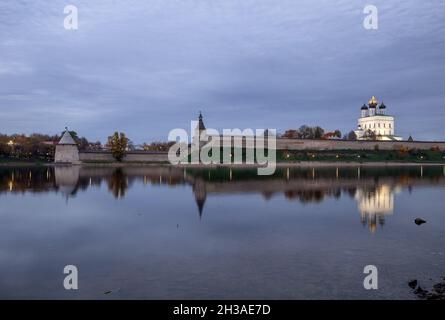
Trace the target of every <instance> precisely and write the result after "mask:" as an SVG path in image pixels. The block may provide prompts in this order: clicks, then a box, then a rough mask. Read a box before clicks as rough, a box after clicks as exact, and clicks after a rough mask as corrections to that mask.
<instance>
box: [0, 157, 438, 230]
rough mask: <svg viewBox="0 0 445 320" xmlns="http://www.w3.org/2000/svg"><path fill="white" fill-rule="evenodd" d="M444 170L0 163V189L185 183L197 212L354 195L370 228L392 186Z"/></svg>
mask: <svg viewBox="0 0 445 320" xmlns="http://www.w3.org/2000/svg"><path fill="white" fill-rule="evenodd" d="M444 172H445V169H444V168H443V167H441V166H426V167H425V166H424V167H417V166H412V167H380V168H376V167H374V168H373V167H362V168H354V167H341V168H339V167H321V168H315V167H313V168H310V167H308V168H284V169H278V170H277V171H276V173H275V175H273V176H258V175H257V174H256V170H255V169H252V170H241V169H225V168H219V169H212V170H202V169H192V168H187V169H186V168H176V167H168V166H161V167H123V168H112V167H80V166H56V167H31V168H6V167H4V168H0V194H2V193H25V192H31V193H41V192H57V193H60V194H62V195H63V196H64V197H66V198H67V199H69V198H73V197H75V196H76V195H77V194H78V192H82V191H86V190H87V189H88V188H92V187H100V186H101V185H102V184H103V183H104V184H106V186H107V189H108V191H109V192H110V194H112V195H113V197H114V198H116V199H123V198H125V196H126V194H127V193H128V192H131V188H132V185H133V184H134V183H136V182H140V183H142V184H143V185H148V184H150V185H167V186H170V187H174V186H177V185H188V186H190V187H191V190H192V191H193V195H194V197H195V201H196V205H197V211H198V215H199V217H200V218H201V217H202V215H203V214H204V211H205V202H206V199H207V197H208V196H218V195H227V194H243V193H254V194H255V193H256V194H261V195H262V196H263V197H264V199H266V200H270V199H272V198H273V197H276V196H279V195H282V196H284V198H285V199H287V200H288V201H298V202H300V203H302V204H310V203H321V202H323V201H325V200H326V199H328V198H333V199H339V198H341V197H342V196H346V197H349V198H351V199H355V201H356V202H357V208H358V212H359V214H360V218H361V222H362V224H363V225H364V226H368V227H369V229H370V230H371V232H375V231H376V229H377V227H378V226H383V225H384V224H385V218H386V217H388V216H389V215H391V214H393V212H394V196H395V194H397V192H399V191H400V190H401V189H402V188H407V189H409V190H412V188H414V187H420V186H427V185H445V177H444Z"/></svg>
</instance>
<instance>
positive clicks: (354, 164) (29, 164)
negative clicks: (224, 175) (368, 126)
mask: <svg viewBox="0 0 445 320" xmlns="http://www.w3.org/2000/svg"><path fill="white" fill-rule="evenodd" d="M34 166H71V164H56V163H52V162H47V163H42V162H0V167H34ZM73 166H83V167H116V168H119V167H179V168H202V169H204V168H235V169H249V168H258V167H264V166H262V165H259V164H178V165H172V164H170V163H167V162H84V163H81V164H74V165H73ZM407 166H410V167H413V166H417V167H419V166H445V161H444V162H442V163H432V162H397V161H394V162H381V161H379V162H377V161H369V162H359V161H355V162H353V161H348V162H343V161H299V162H277V163H276V167H277V168H293V167H407Z"/></svg>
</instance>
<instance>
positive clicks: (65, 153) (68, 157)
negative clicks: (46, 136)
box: [54, 128, 80, 164]
mask: <svg viewBox="0 0 445 320" xmlns="http://www.w3.org/2000/svg"><path fill="white" fill-rule="evenodd" d="M54 162H56V163H68V164H76V163H80V161H79V148H78V147H77V144H76V142H75V141H74V139H73V137H72V136H71V134H70V132H69V131H68V128H65V132H64V133H63V135H62V138H61V139H60V141H59V143H58V144H57V145H56V153H55V155H54Z"/></svg>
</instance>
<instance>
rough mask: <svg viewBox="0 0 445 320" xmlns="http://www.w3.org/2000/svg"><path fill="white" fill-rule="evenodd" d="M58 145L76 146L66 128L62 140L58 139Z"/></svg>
mask: <svg viewBox="0 0 445 320" xmlns="http://www.w3.org/2000/svg"><path fill="white" fill-rule="evenodd" d="M58 144H71V145H75V144H76V141H74V139H73V137H72V136H71V134H70V132H69V131H68V128H65V132H64V133H63V135H62V138H61V139H60V141H59V143H58Z"/></svg>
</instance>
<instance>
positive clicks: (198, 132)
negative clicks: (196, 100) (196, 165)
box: [192, 111, 206, 157]
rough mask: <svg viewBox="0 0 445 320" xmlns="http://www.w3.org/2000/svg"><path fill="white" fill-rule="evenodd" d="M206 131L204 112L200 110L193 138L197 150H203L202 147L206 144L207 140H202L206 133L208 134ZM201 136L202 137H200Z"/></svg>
mask: <svg viewBox="0 0 445 320" xmlns="http://www.w3.org/2000/svg"><path fill="white" fill-rule="evenodd" d="M195 123H196V122H195ZM205 132H206V127H205V125H204V121H203V118H202V113H201V111H199V116H198V123H197V125H196V127H195V132H194V134H193V138H192V144H193V147H194V150H195V152H196V151H198V150H201V148H202V147H203V145H204V144H205V141H202V140H205V135H206V133H205ZM200 137H201V138H202V139H200ZM198 152H199V151H198ZM198 157H199V154H198Z"/></svg>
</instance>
